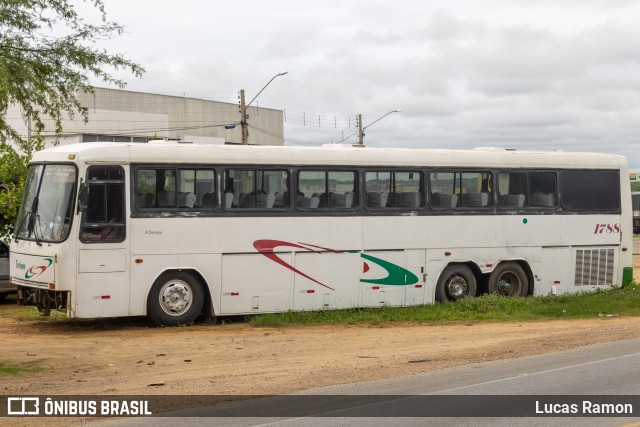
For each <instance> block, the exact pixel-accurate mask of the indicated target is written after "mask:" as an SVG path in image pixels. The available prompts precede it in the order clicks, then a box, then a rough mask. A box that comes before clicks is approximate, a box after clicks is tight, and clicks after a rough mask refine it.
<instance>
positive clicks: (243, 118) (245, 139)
mask: <svg viewBox="0 0 640 427" xmlns="http://www.w3.org/2000/svg"><path fill="white" fill-rule="evenodd" d="M287 73H288V71H281V72H279V73H278V74H276V75H275V76H273V77H271V80H269V81H268V82H267V84H266V85H264V87H263V88H262V89H260V92H258V94H257V95H256V96H254V97H253V99H252V100H251V101H249V103H248V104H245V102H244V89H241V90H240V125H241V126H242V144H243V145H247V144H248V143H249V123H248V121H247V119H248V118H249V116H248V115H247V108H249V106H250V105H251V104H253V101H255V100H256V98H257V97H258V96H259V95H260V94H261V93H262V91H263V90H265V89H266V88H267V86H269V83H271V82H272V81H273V80H274V79H275V78H276V77H280V76H284V75H285V74H287Z"/></svg>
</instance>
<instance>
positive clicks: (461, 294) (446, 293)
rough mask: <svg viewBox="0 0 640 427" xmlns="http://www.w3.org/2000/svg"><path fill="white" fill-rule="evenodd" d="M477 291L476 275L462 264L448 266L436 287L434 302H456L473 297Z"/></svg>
mask: <svg viewBox="0 0 640 427" xmlns="http://www.w3.org/2000/svg"><path fill="white" fill-rule="evenodd" d="M477 290H478V283H477V281H476V275H475V274H473V271H472V270H471V269H470V268H469V267H467V266H466V265H464V264H451V265H448V266H447V267H446V268H445V269H444V271H443V272H442V274H440V278H439V279H438V284H437V285H436V301H439V302H444V301H457V300H459V299H461V298H469V297H475V296H476V292H477Z"/></svg>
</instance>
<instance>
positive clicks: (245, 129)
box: [240, 89, 249, 145]
mask: <svg viewBox="0 0 640 427" xmlns="http://www.w3.org/2000/svg"><path fill="white" fill-rule="evenodd" d="M240 126H241V127H242V145H247V144H248V142H249V125H248V124H247V106H246V105H245V104H244V89H241V90H240Z"/></svg>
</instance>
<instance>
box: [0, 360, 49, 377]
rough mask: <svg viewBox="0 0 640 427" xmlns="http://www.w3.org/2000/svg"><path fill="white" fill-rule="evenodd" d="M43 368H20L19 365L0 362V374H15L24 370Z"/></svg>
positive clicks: (41, 369)
mask: <svg viewBox="0 0 640 427" xmlns="http://www.w3.org/2000/svg"><path fill="white" fill-rule="evenodd" d="M43 370H44V369H43V368H38V367H35V368H22V367H20V366H16V365H11V364H7V363H3V362H0V375H15V374H22V373H26V372H41V371H43Z"/></svg>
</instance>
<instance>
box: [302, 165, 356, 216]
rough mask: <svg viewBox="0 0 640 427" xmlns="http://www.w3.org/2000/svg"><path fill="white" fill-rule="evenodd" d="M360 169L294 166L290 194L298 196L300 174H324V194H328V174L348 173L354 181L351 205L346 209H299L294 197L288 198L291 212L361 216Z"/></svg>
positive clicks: (331, 207)
mask: <svg viewBox="0 0 640 427" xmlns="http://www.w3.org/2000/svg"><path fill="white" fill-rule="evenodd" d="M362 170H363V169H362V168H359V167H355V166H351V167H339V166H338V167H335V166H333V165H331V166H329V167H324V168H323V167H318V166H312V167H306V166H296V167H294V168H293V175H294V179H293V182H292V184H293V191H291V194H290V196H291V195H292V194H295V195H297V194H298V191H299V189H300V187H299V185H298V184H299V182H300V173H301V172H325V185H326V187H325V194H328V193H330V191H329V189H328V180H329V178H328V174H329V173H330V172H350V173H353V174H354V181H353V201H352V203H351V207H349V208H347V207H344V208H343V207H335V206H322V207H321V206H318V207H317V208H301V207H299V206H298V204H297V203H296V197H290V199H291V205H290V206H291V208H292V210H293V212H297V213H300V214H304V215H308V214H319V215H327V214H331V215H334V214H337V215H353V214H356V213H360V214H362V201H361V200H360V199H361V197H360V194H361V186H362V179H361V176H362Z"/></svg>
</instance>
